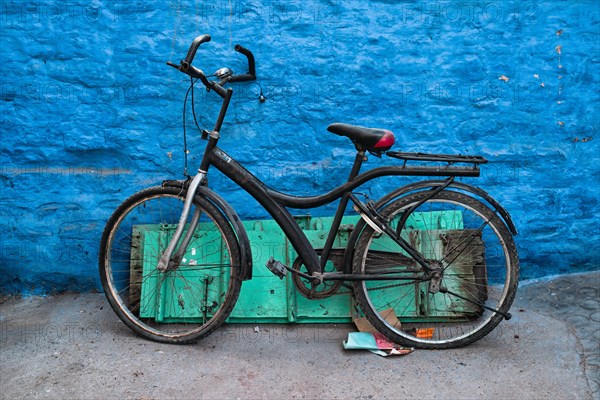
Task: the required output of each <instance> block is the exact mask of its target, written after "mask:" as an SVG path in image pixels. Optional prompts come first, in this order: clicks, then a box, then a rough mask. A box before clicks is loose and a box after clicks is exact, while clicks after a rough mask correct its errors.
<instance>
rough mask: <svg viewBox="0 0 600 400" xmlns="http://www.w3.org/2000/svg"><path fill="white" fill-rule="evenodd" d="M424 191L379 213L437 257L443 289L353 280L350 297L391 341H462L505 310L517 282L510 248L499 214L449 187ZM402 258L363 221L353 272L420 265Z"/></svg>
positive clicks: (489, 326) (432, 344)
mask: <svg viewBox="0 0 600 400" xmlns="http://www.w3.org/2000/svg"><path fill="white" fill-rule="evenodd" d="M426 196H429V193H427V192H417V193H413V194H410V195H407V196H404V197H401V198H399V199H397V200H395V201H393V202H391V203H388V205H386V206H384V207H383V208H382V209H381V210H379V213H380V215H382V216H383V217H384V218H386V220H387V221H388V225H389V226H390V227H392V228H393V229H394V230H398V231H399V232H400V235H401V236H402V237H403V238H404V239H406V240H407V241H409V242H410V243H411V244H412V245H413V247H416V248H417V250H419V251H420V252H421V254H423V255H424V256H425V257H426V258H427V259H428V260H432V261H434V262H436V261H437V262H440V263H441V264H438V265H440V266H441V268H442V270H443V277H442V279H441V280H440V282H439V283H440V285H441V287H443V288H445V290H448V291H449V292H446V291H444V292H443V291H441V290H440V291H439V292H437V293H431V292H430V288H432V287H431V286H429V285H430V281H426V282H422V281H418V280H414V281H410V280H408V281H406V280H394V281H358V282H355V283H354V292H355V296H356V300H357V302H358V305H359V306H360V308H361V309H362V311H363V313H364V315H365V317H366V318H367V319H368V321H369V322H370V323H371V324H372V325H373V327H375V328H376V329H377V330H378V331H379V332H381V333H382V334H383V335H385V336H386V337H387V338H388V339H390V340H392V341H393V342H396V343H399V344H402V345H405V346H410V347H417V348H425V349H447V348H455V347H462V346H466V345H468V344H470V343H473V342H475V341H477V340H479V339H481V338H482V337H484V336H485V335H487V334H488V333H489V332H491V331H492V330H493V329H494V328H495V327H496V326H497V325H498V324H499V323H500V321H501V320H502V319H503V318H504V316H503V315H502V314H503V313H507V312H508V310H509V308H510V305H511V304H512V301H513V300H514V297H515V294H516V289H517V284H518V283H517V282H518V274H519V261H518V256H517V250H516V246H515V244H514V241H513V238H512V235H511V234H510V232H509V230H508V229H507V227H506V225H505V224H504V223H503V222H502V220H501V219H500V218H499V217H498V216H497V215H496V214H495V213H494V212H493V211H492V210H491V209H490V208H488V207H487V206H486V205H484V204H483V203H481V202H480V201H479V200H477V199H475V198H473V197H470V196H467V195H465V194H463V193H459V192H455V191H449V190H445V191H442V192H440V193H438V194H436V195H435V196H434V197H433V198H431V199H427V200H425V197H426ZM424 200H425V201H424ZM422 201H424V202H423V203H422V204H420V205H419V203H420V202H422ZM414 205H417V207H416V209H414V210H412V211H410V208H411V207H412V206H414ZM409 211H410V212H409ZM404 212H409V214H408V215H406V216H404V214H403V213H404ZM402 220H404V221H405V222H404V224H403V225H402V226H401V227H400V228H399V229H398V223H399V222H400V221H402ZM478 231H479V232H478ZM407 259H409V257H408V255H407V254H406V253H405V252H404V250H402V249H401V248H400V246H399V245H398V244H397V243H396V242H394V241H392V240H391V239H390V238H389V237H387V236H386V235H385V234H378V233H376V232H375V231H374V230H373V229H372V228H371V227H369V226H366V227H365V228H364V230H363V231H362V232H361V234H360V236H359V238H358V240H357V244H356V250H355V253H354V257H353V262H352V268H353V272H354V273H357V274H366V273H376V272H378V273H381V272H382V271H387V272H388V273H390V271H396V273H398V274H403V273H408V271H409V270H414V269H415V268H417V269H418V268H420V267H419V266H418V264H417V263H416V262H414V260H412V263H411V261H407ZM376 268H377V269H378V270H376ZM386 268H391V269H388V270H386ZM405 277H408V276H405ZM434 292H435V290H434ZM450 293H452V294H450ZM457 295H458V296H462V297H463V299H461V298H460V297H457ZM482 304H485V305H486V306H488V307H490V308H492V309H493V310H496V311H497V312H496V311H490V310H489V309H486V308H484V307H482V306H481V305H482Z"/></svg>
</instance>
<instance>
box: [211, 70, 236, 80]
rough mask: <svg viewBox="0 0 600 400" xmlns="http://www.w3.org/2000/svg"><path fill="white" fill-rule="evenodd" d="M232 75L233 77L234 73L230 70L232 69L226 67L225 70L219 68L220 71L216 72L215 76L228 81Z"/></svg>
mask: <svg viewBox="0 0 600 400" xmlns="http://www.w3.org/2000/svg"><path fill="white" fill-rule="evenodd" d="M231 75H233V71H232V70H230V69H229V68H227V67H224V68H219V69H218V70H217V71H216V72H215V76H216V77H217V78H219V79H220V80H223V79H227V78H229V77H230V76H231Z"/></svg>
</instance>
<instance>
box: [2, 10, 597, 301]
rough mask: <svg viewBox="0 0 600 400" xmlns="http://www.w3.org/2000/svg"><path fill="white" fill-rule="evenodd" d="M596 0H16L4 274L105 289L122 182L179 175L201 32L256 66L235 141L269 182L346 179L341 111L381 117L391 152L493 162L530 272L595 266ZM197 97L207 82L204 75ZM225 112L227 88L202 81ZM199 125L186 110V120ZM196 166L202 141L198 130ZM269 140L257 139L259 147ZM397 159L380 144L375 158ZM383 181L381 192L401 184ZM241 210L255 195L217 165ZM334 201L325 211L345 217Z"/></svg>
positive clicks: (5, 28)
mask: <svg viewBox="0 0 600 400" xmlns="http://www.w3.org/2000/svg"><path fill="white" fill-rule="evenodd" d="M599 8H600V6H599V3H598V1H535V2H533V1H531V2H517V1H483V2H480V1H468V2H452V1H439V2H437V1H436V2H421V1H358V0H354V1H343V2H342V1H312V0H307V1H291V2H288V1H278V0H276V1H265V2H260V1H235V0H233V1H229V2H220V3H219V2H217V3H215V2H199V1H194V2H184V1H177V0H170V1H144V2H142V1H139V2H136V1H128V0H116V1H98V0H96V1H91V2H89V1H79V0H73V1H65V2H53V1H36V2H28V1H4V2H2V5H1V15H0V21H1V35H2V41H1V58H0V76H1V79H2V85H1V102H0V107H1V108H0V112H1V142H2V158H1V169H0V179H1V181H0V191H1V192H0V195H1V200H0V217H1V219H0V232H1V234H0V235H1V236H0V241H1V242H0V251H1V253H0V263H1V264H0V276H1V278H0V290H1V291H4V292H21V293H45V292H50V291H61V290H75V291H85V290H92V289H95V288H99V286H100V285H99V280H98V278H97V260H96V259H97V248H98V244H99V239H100V235H101V231H102V228H103V225H104V223H105V221H106V219H107V218H108V216H109V215H110V213H111V212H112V210H113V209H114V208H115V207H116V206H117V205H118V204H119V202H120V201H122V200H123V199H124V198H125V197H126V196H128V195H129V194H131V193H133V192H134V191H136V190H138V189H141V188H143V187H146V186H149V185H154V184H158V183H160V182H161V180H162V179H165V178H172V177H174V176H177V177H181V169H182V168H181V166H182V156H183V152H182V150H181V149H182V147H181V143H182V135H181V107H182V102H181V101H182V99H183V95H184V93H185V89H186V85H187V81H186V79H185V78H184V76H183V75H181V74H178V73H177V72H176V71H175V70H172V69H170V68H168V67H167V66H165V64H164V62H165V61H167V60H173V61H178V60H179V59H180V58H182V57H183V56H184V55H185V51H187V46H188V45H189V43H190V42H191V40H192V39H193V38H194V37H195V36H196V35H198V34H201V33H210V34H211V35H212V36H213V41H212V42H211V43H209V44H206V45H205V46H203V47H202V49H201V50H200V51H199V53H198V65H199V66H200V67H201V68H203V69H204V70H205V71H208V72H212V71H214V70H216V69H217V68H219V67H222V66H230V67H232V68H233V69H234V70H235V71H238V72H245V62H244V59H243V57H242V56H240V55H238V54H237V53H235V52H233V50H232V48H233V45H234V44H235V43H238V42H239V43H242V44H243V45H245V46H246V47H248V48H249V49H251V50H252V51H253V52H254V54H255V56H256V60H257V73H258V76H259V83H260V85H261V86H262V89H263V92H264V94H265V95H266V97H267V98H268V100H267V102H266V103H264V104H261V103H259V102H258V101H257V100H256V98H257V97H258V93H259V87H258V85H256V84H241V85H237V86H236V95H235V96H234V100H233V102H232V105H231V108H230V112H229V114H228V116H227V119H226V124H225V126H224V128H223V132H222V134H223V138H222V139H221V142H220V145H221V147H222V148H223V149H225V150H226V151H228V152H229V153H230V154H231V155H232V156H234V157H235V158H236V159H238V160H239V161H241V162H242V163H243V164H244V165H245V166H247V167H248V169H250V170H251V171H253V172H255V173H256V174H257V175H258V176H260V177H261V178H263V179H264V180H265V181H266V182H268V183H269V184H270V185H271V186H273V187H275V188H278V189H280V190H283V191H290V192H293V193H297V194H308V193H320V192H324V191H326V190H328V189H330V188H331V187H332V186H334V185H336V184H339V183H341V181H342V180H343V177H344V175H345V174H346V173H347V169H348V168H349V166H350V163H351V161H352V154H353V151H352V150H353V148H352V146H351V145H350V143H349V141H348V140H346V139H344V138H341V137H338V136H335V135H331V134H329V133H327V132H326V126H327V125H328V124H329V123H331V122H335V121H343V122H348V123H355V124H361V125H367V126H378V127H385V128H389V129H391V130H393V131H394V132H395V134H396V137H397V145H396V149H399V150H405V151H428V152H443V153H463V154H464V153H474V154H481V155H484V156H485V157H487V158H489V159H490V161H491V163H490V164H488V165H486V166H485V167H484V168H483V177H482V178H479V179H469V180H468V182H469V183H475V184H477V185H479V186H481V187H483V188H484V189H485V190H487V191H488V192H489V193H491V194H492V195H493V196H494V197H496V198H497V199H498V200H499V201H500V202H501V203H502V204H504V205H505V206H506V208H507V209H508V210H509V211H510V212H511V213H512V215H513V218H514V220H515V223H516V225H517V227H518V229H519V231H520V235H519V236H518V237H517V242H518V246H519V251H520V254H521V258H522V276H524V277H534V276H542V275H550V274H556V273H564V272H570V271H580V270H585V269H596V268H598V265H599V258H600V257H599V250H598V239H599V231H598V192H599V190H598V186H599V185H598V182H599V162H598V161H599V156H598V154H599V153H600V152H599V151H598V143H599V142H600V140H598V139H599V138H598V130H599V126H600V124H599V117H598V115H599V114H600V113H599V111H600V103H599V100H600V95H599V90H598V89H599V86H598V84H599V81H600V72H599V71H600V65H599V63H600V55H599V52H600V45H599V29H600V25H599V24H600V16H599ZM198 93H202V92H201V91H200V92H198ZM200 100H201V101H200V102H199V107H198V111H199V112H200V114H201V115H202V119H203V120H204V121H205V122H206V127H209V126H210V123H211V122H212V121H213V119H214V116H215V115H216V110H217V109H218V108H217V107H218V102H217V100H216V99H215V98H214V96H206V94H203V93H202V95H201V96H200ZM188 122H189V120H188ZM189 142H190V146H191V154H190V156H191V165H192V168H194V166H195V165H196V164H197V162H198V157H199V155H200V154H201V151H202V148H203V144H204V142H201V141H200V140H199V139H198V137H197V135H193V134H192V135H191V137H190V138H189ZM257 150H259V151H257ZM388 161H390V160H379V159H376V158H375V157H371V159H370V162H369V163H368V164H367V167H369V166H370V167H374V166H377V165H381V164H382V163H384V162H388ZM405 181H406V180H403V179H398V178H396V179H384V180H382V181H381V182H380V183H377V184H375V185H372V186H371V187H370V188H369V192H370V194H371V195H372V196H373V197H377V196H380V195H381V194H383V193H385V192H386V191H388V190H389V189H391V188H393V187H396V186H398V185H399V184H402V183H403V182H405ZM211 185H212V186H213V187H215V188H216V189H217V190H219V191H220V192H221V193H222V194H223V195H224V196H225V198H227V199H228V200H229V201H230V202H231V203H232V204H233V205H234V207H235V208H236V209H237V210H238V211H239V213H240V215H241V217H242V218H264V217H266V215H265V213H264V212H263V211H261V210H260V209H259V208H258V207H257V204H256V203H255V202H253V201H249V199H248V197H247V196H246V195H244V194H243V193H241V192H240V191H239V190H238V189H236V188H235V187H233V186H231V185H230V184H228V183H227V182H225V181H224V180H223V179H222V178H220V177H219V176H218V175H216V174H213V176H212V177H211ZM333 210H334V208H333V206H330V207H325V208H323V209H320V210H317V211H316V212H314V213H313V215H330V214H332V213H333Z"/></svg>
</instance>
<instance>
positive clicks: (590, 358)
mask: <svg viewBox="0 0 600 400" xmlns="http://www.w3.org/2000/svg"><path fill="white" fill-rule="evenodd" d="M599 291H600V272H592V273H586V274H577V275H566V276H561V277H557V278H547V279H542V280H538V281H532V282H524V283H522V285H521V287H520V289H519V293H518V295H517V299H516V301H515V304H514V306H513V309H512V311H513V314H514V317H513V318H512V319H511V320H510V321H504V322H503V323H502V324H501V325H500V326H499V327H498V328H497V329H496V330H495V331H494V332H492V333H491V334H490V335H488V336H487V337H486V338H484V339H482V340H480V341H479V342H477V343H475V344H473V345H471V346H468V347H466V348H462V349H453V350H444V351H426V350H416V351H415V352H413V353H412V354H409V355H406V356H402V357H388V358H383V357H379V356H377V355H374V354H371V353H369V352H363V351H356V350H354V351H346V350H343V348H342V340H343V339H344V338H345V337H346V335H347V333H348V332H351V331H353V330H354V328H353V326H351V325H260V326H259V327H258V332H257V331H256V329H255V326H253V325H228V326H225V327H223V328H221V329H220V330H218V331H217V332H216V333H215V334H213V335H211V336H210V337H208V338H206V339H204V340H201V341H199V342H198V343H196V344H193V345H185V346H176V345H165V344H158V343H154V342H150V341H148V340H144V339H141V338H139V337H137V336H135V335H134V334H133V333H131V332H130V331H129V329H128V328H127V327H125V326H124V325H123V324H122V323H121V322H119V321H118V318H117V317H116V315H115V314H114V313H113V312H112V310H111V309H110V307H109V306H108V304H107V302H106V301H105V299H104V295H103V294H98V293H90V294H64V295H59V296H49V297H30V298H25V299H18V298H8V299H4V302H3V303H2V304H1V305H0V380H1V382H0V397H1V398H2V399H15V398H32V399H38V398H39V399H58V398H60V399H71V398H77V399H79V398H82V399H97V398H124V399H146V400H147V399H163V398H207V399H213V398H218V399H220V398H229V399H238V398H241V399H245V398H266V399H270V398H273V399H275V398H276V399H281V398H310V399H312V398H327V399H346V398H356V399H375V398H388V399H400V398H415V399H417V398H418V399H470V398H491V399H545V398H549V399H599V398H600V383H599V382H600V379H599V374H598V367H599V365H600V351H599V342H600V303H599V296H598V294H599V293H598V292H599Z"/></svg>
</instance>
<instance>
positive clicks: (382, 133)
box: [327, 123, 396, 153]
mask: <svg viewBox="0 0 600 400" xmlns="http://www.w3.org/2000/svg"><path fill="white" fill-rule="evenodd" d="M327 130H328V131H329V132H332V133H335V134H336V135H340V136H346V137H347V138H349V139H350V140H352V142H353V143H354V144H355V145H358V146H361V147H364V148H365V149H366V150H369V151H371V152H376V153H381V152H383V151H386V150H389V149H390V148H391V147H392V146H393V145H394V141H395V140H396V139H395V137H394V133H393V132H392V131H389V130H387V129H378V128H365V127H363V126H356V125H350V124H341V123H335V124H331V125H329V126H328V127H327Z"/></svg>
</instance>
